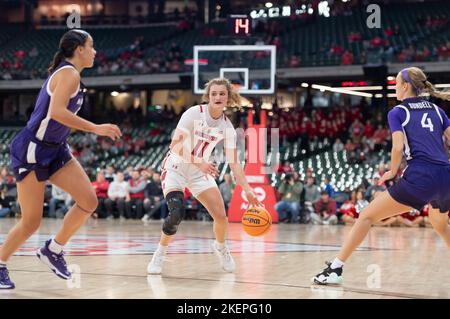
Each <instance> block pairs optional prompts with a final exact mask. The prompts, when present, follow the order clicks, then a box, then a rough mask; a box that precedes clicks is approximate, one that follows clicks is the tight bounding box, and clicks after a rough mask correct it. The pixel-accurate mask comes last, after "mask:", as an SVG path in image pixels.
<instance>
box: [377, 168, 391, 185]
mask: <svg viewBox="0 0 450 319" xmlns="http://www.w3.org/2000/svg"><path fill="white" fill-rule="evenodd" d="M394 178H395V175H394V172H392V170H390V171H387V172H386V173H384V174H383V176H381V178H380V180H379V181H378V185H383V184H384V182H386V181H389V180H391V179H394Z"/></svg>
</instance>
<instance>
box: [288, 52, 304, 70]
mask: <svg viewBox="0 0 450 319" xmlns="http://www.w3.org/2000/svg"><path fill="white" fill-rule="evenodd" d="M300 62H301V60H300V57H299V56H298V55H296V54H293V55H291V58H290V60H289V66H290V67H291V68H298V67H299V66H300Z"/></svg>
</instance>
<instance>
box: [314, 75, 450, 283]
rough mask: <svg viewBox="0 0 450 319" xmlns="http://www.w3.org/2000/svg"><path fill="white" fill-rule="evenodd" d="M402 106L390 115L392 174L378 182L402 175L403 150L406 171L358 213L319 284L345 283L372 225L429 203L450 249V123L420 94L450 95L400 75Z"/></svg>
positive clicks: (419, 79)
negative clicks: (447, 142) (448, 147)
mask: <svg viewBox="0 0 450 319" xmlns="http://www.w3.org/2000/svg"><path fill="white" fill-rule="evenodd" d="M396 82H397V83H396V86H395V90H396V95H397V99H398V100H399V101H402V103H400V104H399V105H397V106H395V107H394V108H393V109H392V110H391V111H389V113H388V122H389V127H390V130H391V133H392V151H391V170H390V171H388V172H386V173H385V174H384V175H383V176H382V178H381V179H380V181H379V183H380V184H382V183H384V182H385V181H387V180H390V179H393V178H394V177H395V176H396V175H397V171H398V169H399V166H400V163H401V160H402V152H404V154H405V157H406V161H407V163H408V166H407V168H406V169H405V171H404V172H403V176H402V178H401V179H400V180H399V181H398V182H397V183H396V184H395V185H393V186H392V187H390V188H389V189H388V190H387V191H385V192H384V193H382V194H381V195H379V196H378V197H377V198H376V199H374V200H373V201H372V202H371V203H370V204H369V206H367V207H366V208H365V209H364V210H363V211H362V213H361V214H360V215H359V218H358V219H357V221H356V223H355V225H354V226H353V228H352V230H351V231H350V234H349V236H348V238H347V239H346V240H345V242H344V245H343V247H342V248H341V251H340V252H339V254H338V256H337V258H335V259H334V261H333V262H332V263H327V265H328V267H327V268H325V270H323V271H322V272H321V273H319V274H317V275H316V276H315V277H314V278H313V282H314V283H316V284H322V285H326V284H340V283H342V282H343V277H342V271H343V266H344V262H345V261H346V260H347V259H348V258H349V257H350V255H351V254H352V252H353V251H354V250H355V249H356V248H357V247H358V246H359V245H360V244H361V242H362V241H363V240H364V238H365V237H366V235H367V233H368V232H369V229H370V227H371V226H372V224H374V223H376V222H378V221H380V220H382V219H385V218H388V217H391V216H395V215H398V214H400V213H404V212H407V211H410V210H412V209H413V208H415V209H417V210H420V209H421V208H422V207H423V206H424V205H426V204H429V218H430V221H431V224H432V225H433V228H434V229H435V230H436V232H437V233H438V234H439V235H440V236H441V237H442V238H443V239H444V241H445V242H446V244H447V246H448V247H450V226H449V225H448V222H447V220H448V211H449V210H450V162H449V159H448V155H447V154H446V151H445V148H444V142H443V135H445V137H446V138H447V139H450V121H449V119H448V117H447V115H446V114H445V112H444V111H443V110H442V109H441V108H439V107H438V106H436V105H435V104H433V103H431V102H428V101H426V100H424V99H423V98H421V97H420V93H421V92H427V93H430V95H432V96H435V97H438V98H441V99H444V100H450V93H448V92H439V91H436V89H435V88H434V86H433V85H432V84H431V83H430V82H429V81H428V80H427V77H426V75H425V74H424V73H423V71H422V70H421V69H419V68H415V67H411V68H407V69H404V70H402V71H401V72H399V74H398V75H397V78H396Z"/></svg>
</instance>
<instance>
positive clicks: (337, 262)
mask: <svg viewBox="0 0 450 319" xmlns="http://www.w3.org/2000/svg"><path fill="white" fill-rule="evenodd" d="M344 264H345V263H344V262H343V261H341V260H339V258H337V257H336V258H334V260H333V262H332V263H331V266H330V267H331V269H336V268H342V267H344Z"/></svg>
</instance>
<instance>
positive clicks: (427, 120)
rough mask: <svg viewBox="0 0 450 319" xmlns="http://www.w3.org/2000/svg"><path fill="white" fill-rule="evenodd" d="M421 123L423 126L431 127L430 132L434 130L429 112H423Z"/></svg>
mask: <svg viewBox="0 0 450 319" xmlns="http://www.w3.org/2000/svg"><path fill="white" fill-rule="evenodd" d="M420 123H421V124H422V127H423V128H428V129H430V132H433V123H432V122H431V119H430V118H428V113H424V114H423V116H422V121H421V122H420Z"/></svg>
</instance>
